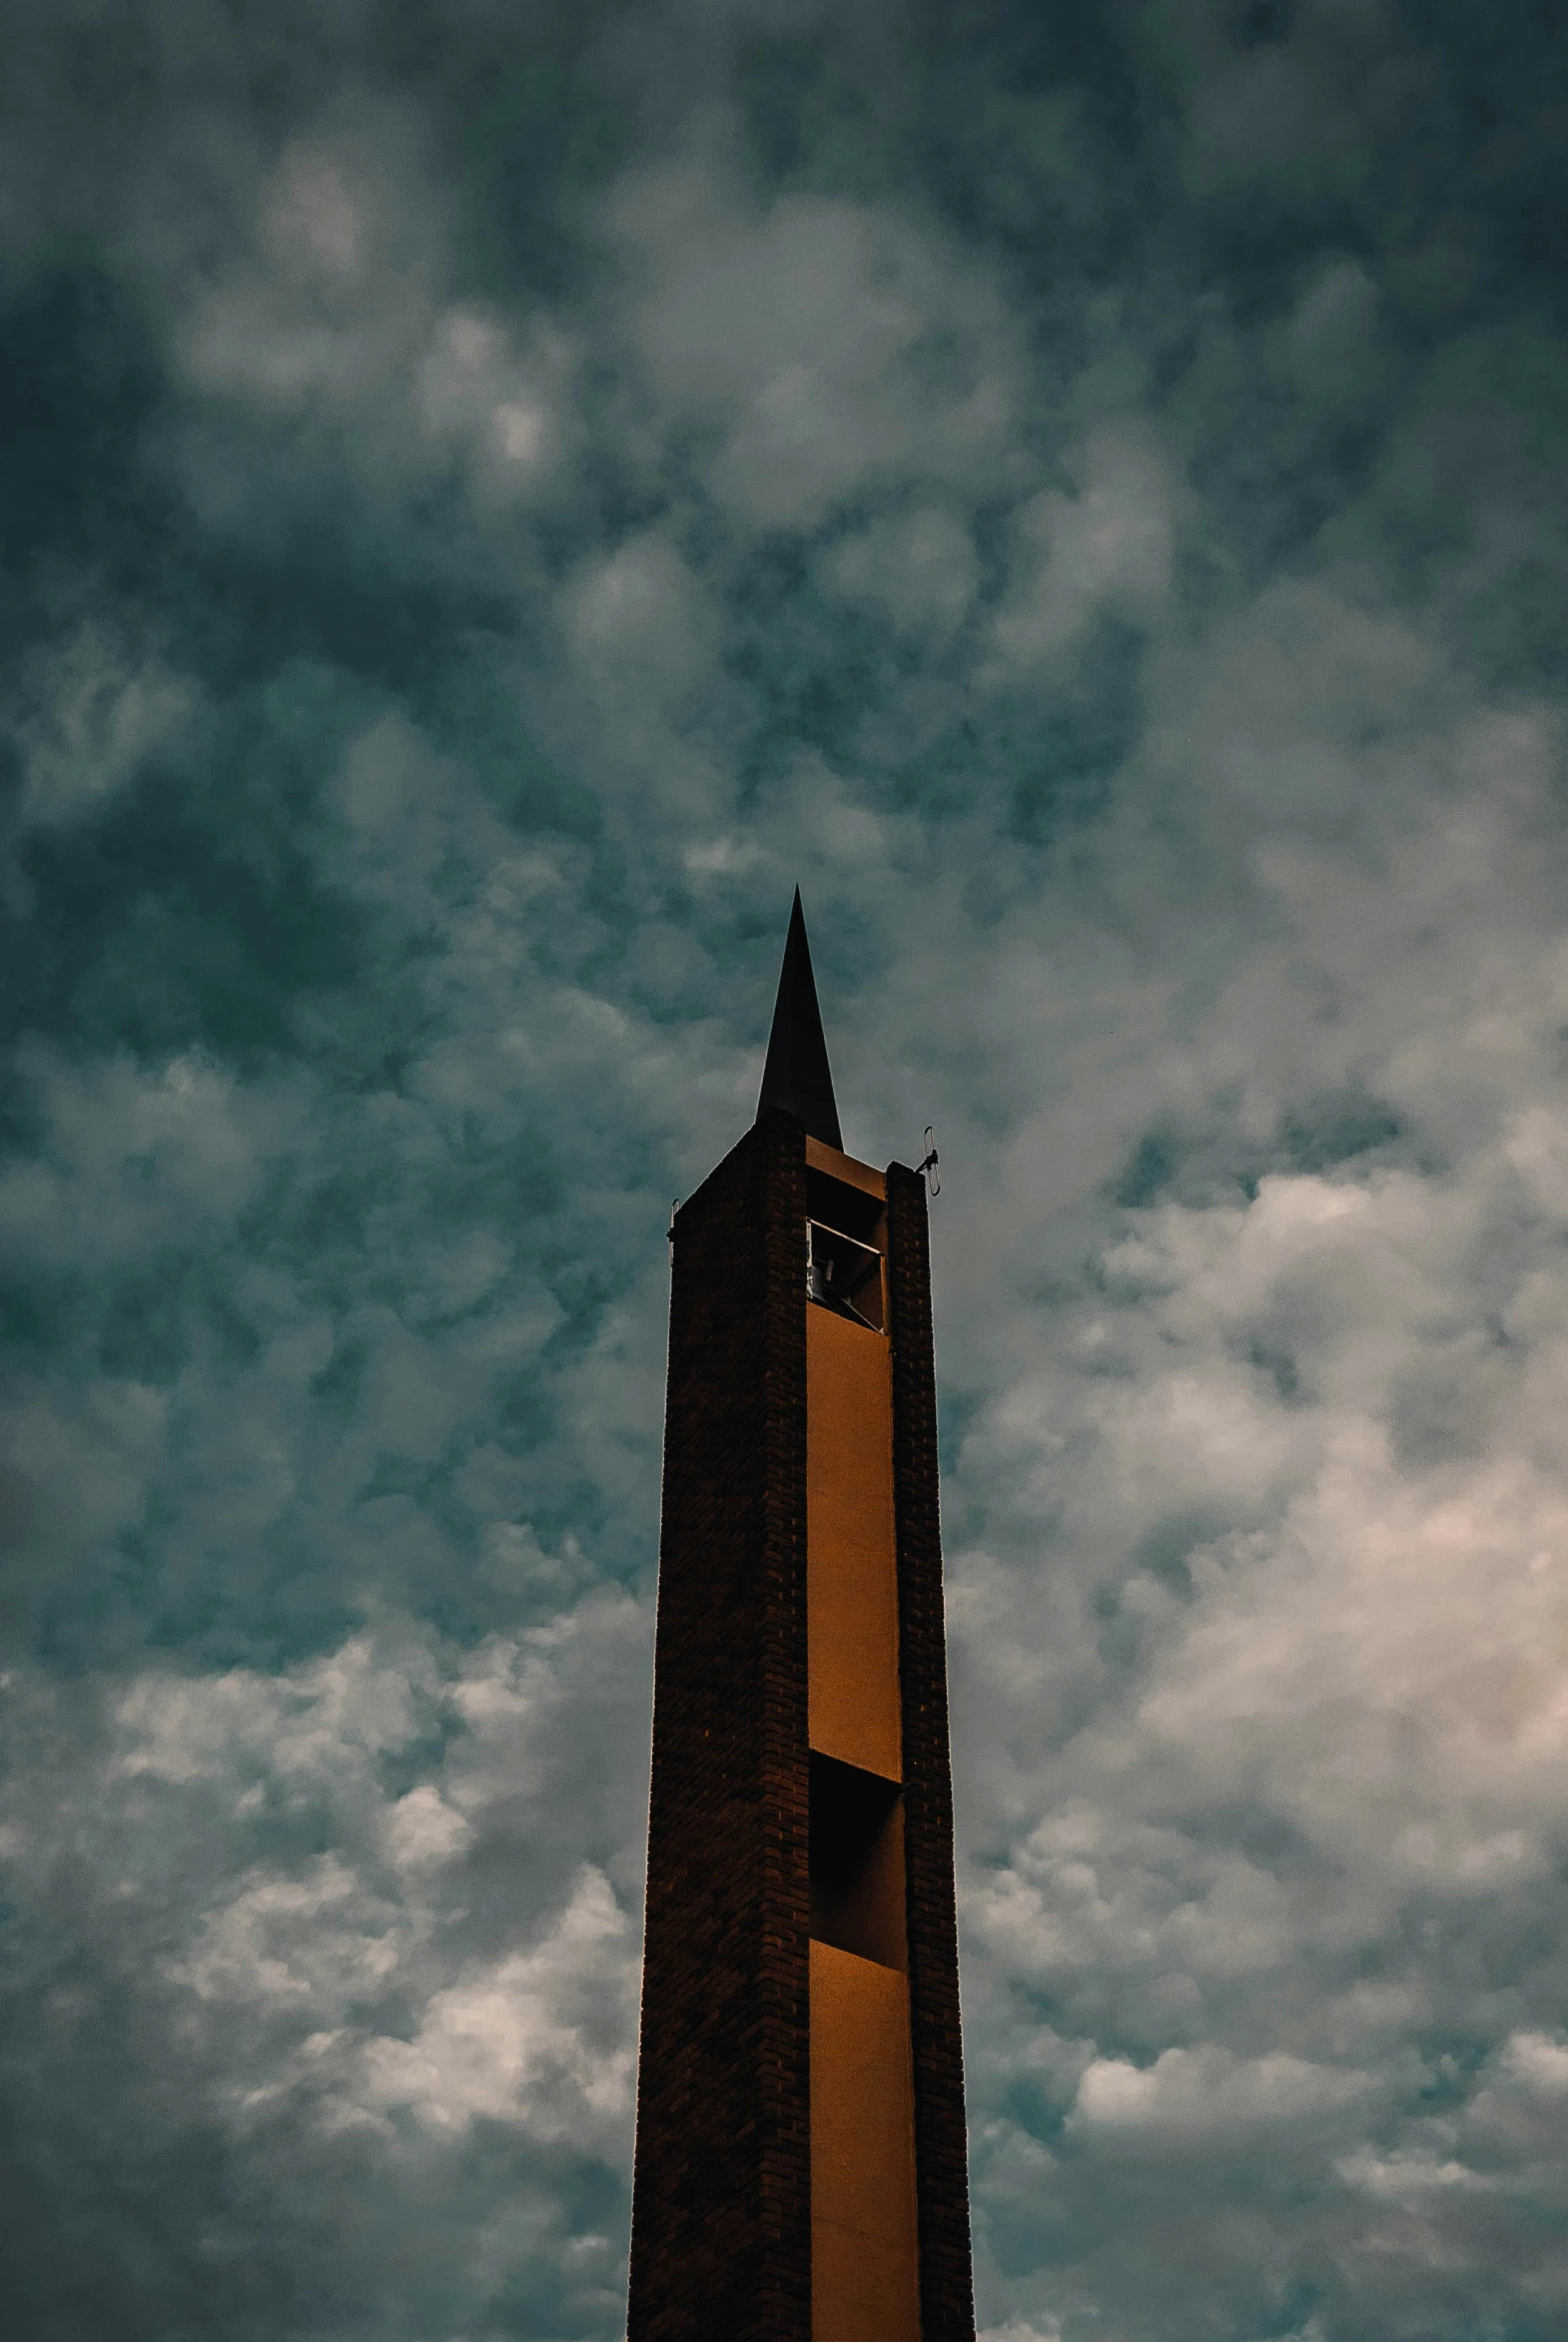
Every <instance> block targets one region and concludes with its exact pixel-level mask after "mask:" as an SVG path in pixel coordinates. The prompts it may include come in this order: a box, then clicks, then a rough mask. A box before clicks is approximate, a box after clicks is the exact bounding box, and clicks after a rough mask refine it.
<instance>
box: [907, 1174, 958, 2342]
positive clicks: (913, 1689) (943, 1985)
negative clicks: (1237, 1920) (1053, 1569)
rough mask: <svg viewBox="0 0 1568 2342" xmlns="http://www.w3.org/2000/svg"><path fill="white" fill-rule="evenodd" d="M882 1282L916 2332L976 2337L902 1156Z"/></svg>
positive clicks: (927, 1273)
mask: <svg viewBox="0 0 1568 2342" xmlns="http://www.w3.org/2000/svg"><path fill="white" fill-rule="evenodd" d="M888 1289H889V1304H890V1306H889V1332H890V1335H891V1338H892V1344H893V1509H894V1518H895V1522H896V1524H897V1533H898V1568H899V1627H900V1648H899V1675H900V1688H901V1692H902V1698H903V1714H904V1849H905V1882H906V1894H907V1899H908V1910H909V1991H910V2026H911V2031H912V2035H913V2043H914V2062H915V2159H916V2166H917V2176H918V2191H919V2205H920V2311H921V2335H922V2342H974V2334H975V2302H974V2285H973V2279H972V2275H971V2263H970V2232H969V2155H968V2134H967V2131H966V2127H965V2121H964V2049H963V2040H962V2036H961V2034H960V2030H959V2002H958V1929H957V1920H956V1915H955V1911H954V1895H953V1779H952V1770H951V1761H950V1758H949V1751H948V1691H947V1632H946V1626H945V1622H944V1615H943V1603H942V1524H941V1515H940V1510H939V1495H938V1477H937V1394H936V1370H935V1365H934V1362H933V1356H932V1342H931V1260H930V1249H929V1243H928V1237H927V1229H926V1189H925V1182H924V1181H923V1180H922V1179H921V1177H920V1175H919V1173H918V1172H916V1171H906V1170H905V1168H904V1167H903V1165H902V1164H892V1165H890V1166H889V1168H888Z"/></svg>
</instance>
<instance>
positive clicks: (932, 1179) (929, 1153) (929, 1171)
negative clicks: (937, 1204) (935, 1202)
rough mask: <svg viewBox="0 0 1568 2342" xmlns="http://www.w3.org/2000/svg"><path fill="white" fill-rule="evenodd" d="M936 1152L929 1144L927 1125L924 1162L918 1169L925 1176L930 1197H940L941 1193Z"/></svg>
mask: <svg viewBox="0 0 1568 2342" xmlns="http://www.w3.org/2000/svg"><path fill="white" fill-rule="evenodd" d="M937 1162H938V1157H937V1151H936V1149H935V1147H933V1145H932V1144H931V1125H930V1124H929V1123H928V1124H927V1125H926V1160H925V1162H924V1163H923V1164H922V1165H921V1167H920V1168H921V1170H922V1171H924V1172H925V1174H926V1188H927V1192H928V1193H930V1194H932V1195H940V1194H941V1192H942V1179H941V1176H940V1174H939V1172H938V1171H937Z"/></svg>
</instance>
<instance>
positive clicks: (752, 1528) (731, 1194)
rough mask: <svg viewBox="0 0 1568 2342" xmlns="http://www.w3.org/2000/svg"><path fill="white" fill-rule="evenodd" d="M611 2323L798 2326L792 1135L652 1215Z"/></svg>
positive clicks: (651, 2335)
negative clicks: (651, 1370)
mask: <svg viewBox="0 0 1568 2342" xmlns="http://www.w3.org/2000/svg"><path fill="white" fill-rule="evenodd" d="M674 1253H675V1258H674V1267H673V1286H672V1293H671V1305H670V1352H669V1385H668V1396H667V1400H666V1411H665V1433H664V1441H665V1445H664V1511H663V1525H662V1530H661V1536H660V1547H659V1617H658V1637H657V1647H656V1657H655V1663H654V1684H655V1692H654V1716H653V1782H652V1797H651V1805H650V1812H649V1827H648V1905H647V1925H646V1937H645V1945H644V1954H643V1982H642V2047H641V2059H640V2065H639V2075H638V2099H637V2164H636V2177H635V2182H634V2186H633V2195H632V2253H631V2307H630V2319H629V2325H628V2335H629V2338H630V2342H809V2337H810V2331H811V2225H810V2223H811V2204H810V2163H809V2137H808V2122H809V2100H808V2065H807V2055H808V2037H807V1992H808V1982H807V1977H808V1967H807V1949H806V1947H807V1941H808V1935H807V1931H808V1926H809V1890H808V1882H807V1820H808V1816H807V1749H806V1328H805V1305H804V1300H803V1295H804V1292H805V1285H806V1156H805V1134H804V1132H803V1130H802V1128H801V1126H800V1124H799V1123H797V1122H795V1121H793V1120H792V1119H791V1118H790V1117H789V1116H787V1115H784V1114H781V1113H772V1114H769V1115H767V1116H766V1117H765V1118H764V1119H763V1120H762V1121H761V1122H759V1123H758V1124H757V1126H756V1127H755V1128H754V1129H753V1130H752V1131H750V1132H749V1133H748V1134H747V1136H746V1137H745V1138H744V1139H743V1140H742V1141H741V1143H740V1145H739V1146H738V1147H737V1148H735V1149H734V1150H733V1152H732V1153H731V1154H729V1155H728V1156H726V1158H725V1160H724V1161H723V1163H721V1164H720V1165H719V1167H718V1169H717V1170H716V1171H714V1172H713V1173H712V1174H711V1175H710V1176H709V1177H708V1178H707V1179H706V1180H705V1181H704V1182H703V1184H702V1186H701V1187H700V1188H699V1189H698V1190H697V1192H696V1194H695V1195H693V1196H692V1197H691V1198H690V1200H689V1201H688V1202H687V1203H685V1204H684V1205H683V1207H682V1208H681V1210H680V1211H679V1212H678V1213H677V1215H676V1220H675V1228H674Z"/></svg>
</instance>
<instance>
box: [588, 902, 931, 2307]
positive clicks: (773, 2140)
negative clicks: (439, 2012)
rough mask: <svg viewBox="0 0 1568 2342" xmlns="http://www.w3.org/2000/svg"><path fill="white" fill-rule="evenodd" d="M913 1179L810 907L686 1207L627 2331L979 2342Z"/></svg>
mask: <svg viewBox="0 0 1568 2342" xmlns="http://www.w3.org/2000/svg"><path fill="white" fill-rule="evenodd" d="M925 1203H926V1197H925V1187H924V1184H923V1182H922V1180H921V1179H920V1178H919V1176H918V1174H917V1173H915V1172H913V1171H906V1170H904V1169H903V1168H902V1167H901V1166H897V1165H895V1166H892V1167H890V1169H889V1171H887V1172H886V1173H885V1174H884V1173H882V1172H880V1171H874V1170H873V1169H872V1168H871V1167H870V1166H869V1165H865V1164H861V1163H858V1162H856V1161H855V1160H854V1159H853V1158H851V1157H848V1156H846V1155H845V1154H844V1153H843V1152H842V1145H841V1139H840V1133H839V1125H838V1116H837V1110H836V1106H835V1103H834V1099H833V1088H832V1081H831V1076H830V1074H829V1071H828V1060H827V1051H826V1045H825V1042H824V1040H823V1035H822V1024H821V1018H820V1015H819V1013H818V1009H817V1000H816V988H815V984H814V982H813V979H812V974H811V964H810V956H809V952H808V950H807V946H806V935H805V923H804V919H803V917H802V914H801V909H800V901H799V897H798V895H797V897H796V901H795V906H794V911H793V914H792V917H791V923H790V934H789V941H788V944H787V946H786V952H785V962H784V971H783V975H782V977H781V981H780V987H779V1000H778V1005H777V1008H776V1010H775V1015H774V1027H773V1039H772V1042H771V1043H770V1047H769V1052H768V1062H767V1071H766V1073H765V1075H764V1080H763V1090H762V1099H761V1103H760V1106H759V1110H758V1120H757V1123H756V1125H755V1126H754V1128H753V1129H752V1130H751V1131H750V1132H749V1133H748V1134H747V1136H746V1138H745V1139H743V1140H742V1141H741V1143H740V1145H739V1146H738V1147H736V1148H735V1149H734V1150H732V1152H731V1153H730V1154H729V1155H728V1156H727V1157H726V1158H725V1160H724V1162H723V1163H721V1164H720V1165H719V1167H718V1168H717V1170H716V1171H713V1172H712V1173H711V1174H710V1176H709V1177H708V1178H707V1179H706V1180H705V1181H704V1182H703V1185H702V1186H701V1187H700V1188H699V1189H698V1191H697V1193H696V1194H695V1195H693V1196H692V1197H691V1198H690V1199H689V1201H688V1202H687V1203H686V1204H685V1205H684V1206H683V1207H682V1209H681V1210H680V1211H679V1212H678V1213H677V1215H676V1219H675V1225H674V1229H673V1283H672V1293H671V1309H670V1360H669V1385H668V1400H667V1408H666V1423H665V1468H664V1510H663V1522H662V1530H661V1539H660V1561H659V1615H658V1632H657V1646H656V1655H655V1688H654V1738H653V1776H652V1795H651V1807H650V1816H649V1838H648V1895H647V1924H646V1941H645V1952H644V1968H643V1997H642V2041H641V2055H640V2065H639V2075H638V2098H637V2155H636V2175H635V2181H634V2188H633V2207H632V2261H631V2302H630V2317H629V2325H628V2332H629V2336H630V2338H631V2342H674V2338H676V2337H680V2338H681V2342H698V2338H701V2342H721V2338H722V2342H973V2335H974V2314H973V2304H972V2296H971V2286H970V2258H969V2209H968V2188H967V2172H966V2153H965V2129H964V2106H963V2066H962V2053H961V2045H960V2035H959V2009H958V1966H957V1949H956V1934H955V1924H954V1896H953V1839H952V1796H951V1782H950V1773H949V1760H948V1726H947V1694H946V1655H945V1637H944V1628H943V1611H942V1563H941V1543H940V1530H939V1522H938V1512H937V1458H936V1399H935V1381H934V1373H933V1365H932V1344H931V1310H930V1276H929V1266H928V1258H927V1243H926V1219H925Z"/></svg>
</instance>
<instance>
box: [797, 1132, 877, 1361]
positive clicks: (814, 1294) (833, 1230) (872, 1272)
mask: <svg viewBox="0 0 1568 2342" xmlns="http://www.w3.org/2000/svg"><path fill="white" fill-rule="evenodd" d="M806 1212H807V1220H806V1238H807V1263H808V1264H807V1272H806V1290H807V1292H808V1293H809V1294H810V1296H811V1298H812V1300H814V1301H817V1302H819V1303H820V1304H821V1305H822V1306H823V1307H824V1308H826V1309H836V1310H837V1311H838V1312H839V1314H840V1315H841V1316H844V1317H853V1318H855V1319H857V1320H858V1321H859V1322H860V1324H862V1325H869V1326H870V1327H871V1328H872V1329H873V1331H875V1332H877V1333H881V1332H882V1331H883V1328H884V1323H885V1319H884V1314H883V1306H882V1219H883V1207H882V1203H881V1201H880V1199H879V1198H878V1197H877V1196H875V1195H868V1194H866V1193H865V1192H864V1190H863V1189H862V1188H859V1187H852V1186H850V1185H849V1183H848V1181H847V1180H845V1179H835V1178H833V1177H831V1176H830V1174H829V1173H828V1172H826V1171H815V1170H808V1171H807V1173H806Z"/></svg>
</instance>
